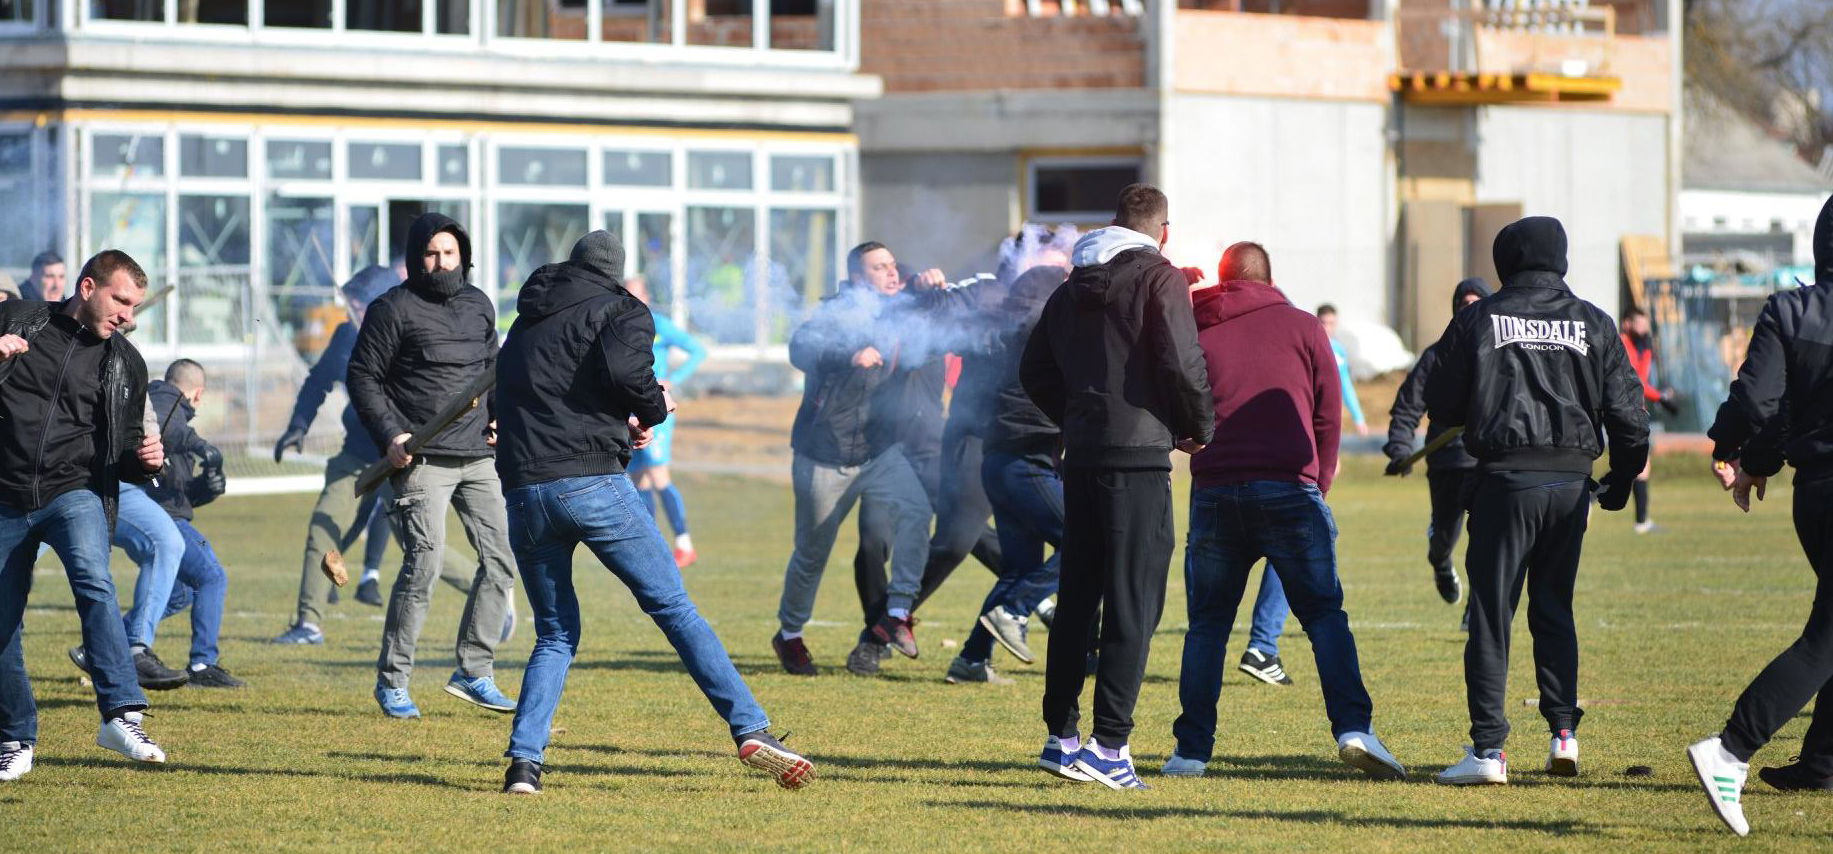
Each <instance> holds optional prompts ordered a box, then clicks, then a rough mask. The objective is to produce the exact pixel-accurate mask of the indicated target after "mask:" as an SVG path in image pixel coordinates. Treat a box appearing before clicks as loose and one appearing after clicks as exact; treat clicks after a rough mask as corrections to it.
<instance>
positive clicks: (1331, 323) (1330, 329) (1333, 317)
mask: <svg viewBox="0 0 1833 854" xmlns="http://www.w3.org/2000/svg"><path fill="white" fill-rule="evenodd" d="M1317 320H1318V322H1319V323H1322V324H1324V334H1325V335H1328V336H1330V337H1332V338H1335V337H1337V314H1336V312H1334V311H1333V312H1329V313H1326V314H1320V315H1318V317H1317Z"/></svg>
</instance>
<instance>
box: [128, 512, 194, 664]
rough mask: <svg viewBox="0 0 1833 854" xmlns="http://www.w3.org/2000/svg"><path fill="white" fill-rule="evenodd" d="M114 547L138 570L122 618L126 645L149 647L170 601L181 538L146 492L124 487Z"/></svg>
mask: <svg viewBox="0 0 1833 854" xmlns="http://www.w3.org/2000/svg"><path fill="white" fill-rule="evenodd" d="M115 545H117V546H120V547H121V550H122V551H124V552H126V553H127V556H128V558H130V559H132V560H133V562H134V563H135V564H138V565H139V567H140V577H139V578H138V579H135V581H134V604H133V607H132V608H130V609H128V612H127V616H126V617H124V618H123V619H125V620H126V621H127V642H128V643H129V644H132V645H135V646H147V647H150V646H152V645H153V636H154V635H155V634H156V633H157V632H158V629H159V621H160V619H162V618H163V617H164V616H165V604H166V601H167V600H169V599H171V598H172V584H173V582H175V581H176V580H177V579H178V565H179V564H180V563H182V562H184V557H185V538H184V536H183V535H182V534H180V533H179V532H178V526H176V525H174V524H172V517H171V515H170V514H168V513H166V512H165V508H163V507H160V506H159V502H157V501H154V500H153V498H152V496H150V495H147V494H146V490H144V489H141V488H140V487H138V486H134V485H133V484H128V483H124V484H121V510H120V512H119V514H117V518H116V520H115Z"/></svg>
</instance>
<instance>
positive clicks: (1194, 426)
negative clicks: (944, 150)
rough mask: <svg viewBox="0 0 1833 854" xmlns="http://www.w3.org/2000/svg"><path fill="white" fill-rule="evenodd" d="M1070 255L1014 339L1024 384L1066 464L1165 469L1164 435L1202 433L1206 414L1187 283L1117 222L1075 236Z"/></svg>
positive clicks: (1210, 422)
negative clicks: (1059, 279)
mask: <svg viewBox="0 0 1833 854" xmlns="http://www.w3.org/2000/svg"><path fill="white" fill-rule="evenodd" d="M1070 260H1071V261H1072V262H1073V263H1074V264H1075V269H1074V270H1072V271H1071V272H1070V274H1069V281H1068V282H1067V283H1065V284H1064V286H1063V287H1061V288H1059V289H1058V290H1057V292H1056V294H1055V295H1053V296H1052V297H1051V298H1050V301H1049V302H1048V303H1046V304H1045V306H1044V312H1043V315H1042V316H1041V317H1040V318H1039V320H1038V324H1037V327H1036V328H1035V329H1033V330H1032V332H1031V338H1030V340H1029V341H1028V342H1027V343H1026V345H1025V352H1024V356H1023V357H1022V361H1021V362H1020V365H1019V378H1020V380H1021V381H1022V382H1023V383H1024V386H1025V391H1026V392H1027V393H1029V394H1030V395H1031V399H1032V401H1034V402H1035V403H1037V405H1038V408H1039V409H1041V410H1043V412H1044V414H1045V415H1046V416H1048V417H1049V418H1050V419H1051V420H1052V421H1054V422H1056V423H1057V424H1058V425H1060V426H1061V427H1062V428H1063V459H1064V462H1065V463H1068V464H1070V465H1078V466H1085V467H1097V468H1117V469H1165V470H1169V469H1170V468H1171V450H1172V447H1173V445H1174V444H1175V443H1176V442H1178V441H1181V440H1183V439H1194V440H1196V441H1197V442H1199V443H1202V444H1208V443H1209V440H1210V438H1211V433H1212V431H1213V427H1214V418H1215V414H1214V412H1213V411H1211V408H1210V399H1209V374H1208V371H1207V369H1206V368H1205V367H1204V362H1203V349H1202V348H1201V347H1199V346H1197V327H1196V321H1195V319H1194V318H1193V317H1192V316H1191V313H1190V296H1189V284H1188V282H1187V281H1186V280H1185V278H1184V274H1183V273H1182V272H1181V271H1179V270H1178V269H1177V268H1176V267H1174V266H1172V265H1171V262H1170V261H1167V260H1165V256H1163V255H1161V254H1159V251H1158V244H1157V242H1156V241H1154V240H1152V239H1151V238H1149V237H1147V236H1146V235H1143V234H1140V233H1139V232H1136V231H1132V230H1130V229H1125V228H1121V227H1119V226H1109V227H1108V228H1102V229H1097V230H1095V231H1091V232H1089V233H1088V234H1086V235H1083V237H1082V239H1081V240H1080V241H1078V242H1077V243H1076V248H1075V252H1074V253H1073V254H1072V255H1071V259H1070Z"/></svg>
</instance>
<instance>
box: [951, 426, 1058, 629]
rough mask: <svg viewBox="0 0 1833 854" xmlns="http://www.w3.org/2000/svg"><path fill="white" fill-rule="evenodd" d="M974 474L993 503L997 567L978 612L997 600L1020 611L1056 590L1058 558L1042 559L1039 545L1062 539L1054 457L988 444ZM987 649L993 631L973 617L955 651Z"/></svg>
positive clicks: (1054, 543) (1027, 610) (1053, 544)
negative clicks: (971, 627)
mask: <svg viewBox="0 0 1833 854" xmlns="http://www.w3.org/2000/svg"><path fill="white" fill-rule="evenodd" d="M980 479H981V485H982V486H984V487H985V488H986V494H987V500H988V501H990V502H991V503H992V505H993V526H994V530H995V531H997V532H998V534H999V552H1000V570H1001V572H1000V575H999V580H997V581H995V582H993V589H992V590H990V591H988V592H987V596H986V600H985V601H983V602H982V603H981V604H980V613H982V614H984V613H986V612H988V611H991V610H993V606H995V605H1003V606H1005V609H1006V611H1008V612H1010V613H1012V614H1014V615H1016V616H1021V617H1022V616H1025V615H1026V614H1029V613H1031V611H1032V609H1034V608H1036V607H1037V606H1038V603H1040V602H1042V601H1044V600H1045V599H1047V598H1049V597H1050V594H1052V593H1055V592H1057V578H1058V573H1059V561H1058V559H1057V556H1056V555H1055V554H1052V555H1051V556H1050V559H1049V560H1045V559H1044V546H1046V545H1049V546H1051V547H1052V548H1056V547H1059V546H1061V545H1062V544H1063V478H1062V476H1061V475H1059V474H1057V469H1056V462H1055V461H1054V460H1052V459H1050V458H1049V457H1046V456H1043V455H1041V454H1032V455H1028V456H1019V455H1017V454H1012V453H1008V452H1005V451H998V450H988V451H986V453H985V455H984V456H983V457H982V458H981V462H980ZM992 654H993V636H992V635H991V634H989V633H988V632H987V630H986V629H983V628H981V627H980V625H979V623H975V625H974V631H973V632H972V633H971V634H969V635H968V638H967V642H966V643H963V644H962V645H961V657H962V658H964V659H967V660H968V661H986V660H987V659H988V658H989V657H991V656H992Z"/></svg>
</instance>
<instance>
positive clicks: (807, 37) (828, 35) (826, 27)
mask: <svg viewBox="0 0 1833 854" xmlns="http://www.w3.org/2000/svg"><path fill="white" fill-rule="evenodd" d="M770 47H771V49H772V50H833V49H834V0H770Z"/></svg>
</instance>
